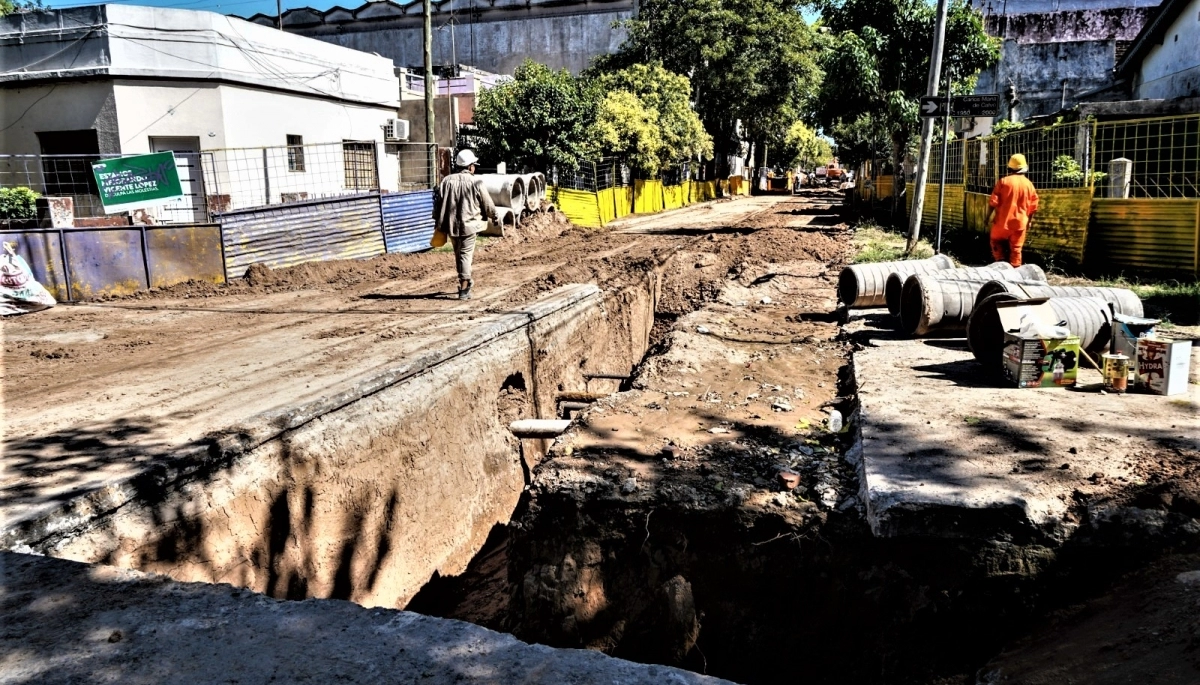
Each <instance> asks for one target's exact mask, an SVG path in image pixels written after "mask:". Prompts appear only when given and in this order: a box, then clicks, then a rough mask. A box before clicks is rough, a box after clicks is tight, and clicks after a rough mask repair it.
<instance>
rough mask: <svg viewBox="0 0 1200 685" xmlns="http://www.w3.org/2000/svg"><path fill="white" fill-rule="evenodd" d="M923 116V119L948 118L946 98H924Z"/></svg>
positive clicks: (922, 105) (922, 99)
mask: <svg viewBox="0 0 1200 685" xmlns="http://www.w3.org/2000/svg"><path fill="white" fill-rule="evenodd" d="M921 116H923V117H944V116H946V98H939V97H932V98H931V97H923V98H921Z"/></svg>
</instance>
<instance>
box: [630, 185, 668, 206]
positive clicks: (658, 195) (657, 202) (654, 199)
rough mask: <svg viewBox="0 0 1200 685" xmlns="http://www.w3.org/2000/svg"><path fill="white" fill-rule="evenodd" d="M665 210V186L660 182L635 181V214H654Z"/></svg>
mask: <svg viewBox="0 0 1200 685" xmlns="http://www.w3.org/2000/svg"><path fill="white" fill-rule="evenodd" d="M662 210H663V184H662V181H658V180H641V179H638V180H635V181H634V182H633V211H634V213H635V214H653V213H655V212H661V211H662Z"/></svg>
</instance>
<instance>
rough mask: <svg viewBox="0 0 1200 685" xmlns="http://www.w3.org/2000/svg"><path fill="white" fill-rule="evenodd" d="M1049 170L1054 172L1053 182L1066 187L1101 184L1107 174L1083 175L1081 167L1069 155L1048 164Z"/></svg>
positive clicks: (1056, 158)
mask: <svg viewBox="0 0 1200 685" xmlns="http://www.w3.org/2000/svg"><path fill="white" fill-rule="evenodd" d="M1050 170H1051V171H1053V172H1054V180H1055V181H1057V182H1058V183H1062V184H1063V185H1068V186H1084V185H1088V184H1090V183H1091V182H1093V181H1094V182H1096V183H1102V182H1103V181H1104V179H1106V178H1108V174H1107V173H1105V172H1103V171H1093V172H1091V173H1090V174H1089V173H1085V172H1084V170H1083V167H1081V166H1080V165H1079V162H1077V161H1075V158H1074V157H1072V156H1071V155H1059V156H1058V157H1055V158H1054V161H1053V162H1051V163H1050Z"/></svg>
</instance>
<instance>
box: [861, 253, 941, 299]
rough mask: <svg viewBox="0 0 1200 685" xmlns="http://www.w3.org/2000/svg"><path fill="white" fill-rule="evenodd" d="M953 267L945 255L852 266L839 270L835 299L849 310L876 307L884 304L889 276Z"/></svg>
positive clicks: (908, 274)
mask: <svg viewBox="0 0 1200 685" xmlns="http://www.w3.org/2000/svg"><path fill="white" fill-rule="evenodd" d="M953 268H954V262H953V261H952V260H951V259H950V258H949V257H947V256H946V255H935V256H933V257H930V258H929V259H908V260H903V261H899V262H878V263H876V264H854V265H852V266H848V267H846V268H844V269H842V273H841V274H840V275H839V276H838V299H839V300H841V301H842V304H844V305H846V306H847V307H849V308H851V309H865V308H867V307H879V306H882V305H883V304H885V302H886V300H885V299H884V287H885V286H886V285H887V278H888V276H890V275H892V274H893V273H898V274H902V275H905V276H910V275H912V274H920V273H928V272H931V271H940V270H943V269H953Z"/></svg>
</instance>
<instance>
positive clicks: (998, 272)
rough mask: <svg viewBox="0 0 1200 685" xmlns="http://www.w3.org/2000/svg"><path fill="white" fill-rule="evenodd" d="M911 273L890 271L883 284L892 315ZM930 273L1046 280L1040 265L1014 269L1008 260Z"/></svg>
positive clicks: (955, 278)
mask: <svg viewBox="0 0 1200 685" xmlns="http://www.w3.org/2000/svg"><path fill="white" fill-rule="evenodd" d="M909 275H911V274H907V275H904V274H898V273H892V274H890V275H888V277H887V282H886V284H885V285H884V289H883V290H884V299H885V300H886V301H887V308H888V312H889V313H890V314H891V315H892V316H900V293H901V291H902V290H903V289H904V282H905V281H906V280H908V276H909ZM930 275H932V276H935V277H937V278H938V280H943V281H976V280H989V279H995V280H998V281H1008V280H1022V281H1023V280H1032V281H1044V280H1046V273H1045V272H1044V271H1042V269H1041V268H1040V267H1037V266H1034V265H1032V264H1028V265H1026V266H1023V267H1021V268H1019V269H1014V268H1013V267H1012V264H1009V263H1008V262H996V263H995V264H989V265H987V266H979V267H967V268H961V269H942V270H939V271H932V272H930Z"/></svg>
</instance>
